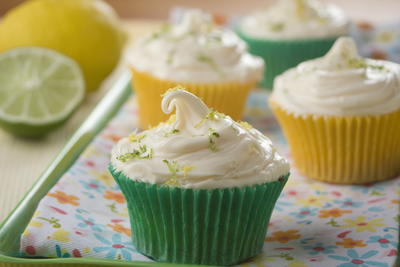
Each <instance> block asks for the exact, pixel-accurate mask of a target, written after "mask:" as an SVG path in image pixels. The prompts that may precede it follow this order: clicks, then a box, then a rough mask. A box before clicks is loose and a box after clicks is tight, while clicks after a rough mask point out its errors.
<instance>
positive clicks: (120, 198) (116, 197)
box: [104, 191, 125, 204]
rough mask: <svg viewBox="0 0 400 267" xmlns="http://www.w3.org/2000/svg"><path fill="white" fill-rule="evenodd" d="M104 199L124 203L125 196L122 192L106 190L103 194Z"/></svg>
mask: <svg viewBox="0 0 400 267" xmlns="http://www.w3.org/2000/svg"><path fill="white" fill-rule="evenodd" d="M104 198H105V199H109V200H113V201H115V202H117V203H120V204H121V203H125V197H124V195H123V194H122V193H115V192H112V191H106V193H105V194H104Z"/></svg>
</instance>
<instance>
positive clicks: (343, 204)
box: [333, 198, 363, 209]
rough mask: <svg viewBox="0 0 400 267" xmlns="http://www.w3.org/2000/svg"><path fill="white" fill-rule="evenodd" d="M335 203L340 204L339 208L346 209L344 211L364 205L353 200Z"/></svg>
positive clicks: (338, 200)
mask: <svg viewBox="0 0 400 267" xmlns="http://www.w3.org/2000/svg"><path fill="white" fill-rule="evenodd" d="M333 202H334V203H336V204H339V205H340V206H339V208H344V209H351V208H359V207H361V206H362V205H363V203H362V202H360V201H354V200H352V199H351V198H345V199H335V200H334V201H333Z"/></svg>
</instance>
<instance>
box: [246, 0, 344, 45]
mask: <svg viewBox="0 0 400 267" xmlns="http://www.w3.org/2000/svg"><path fill="white" fill-rule="evenodd" d="M348 24H349V21H348V19H347V18H346V16H345V15H344V13H343V12H342V11H341V10H340V9H339V8H337V7H336V6H334V5H331V4H326V3H322V2H319V1H316V0H279V1H278V2H277V3H276V4H275V5H273V6H271V7H269V8H268V9H265V10H261V11H257V12H255V13H253V14H250V15H248V16H246V17H244V18H243V20H242V22H241V25H240V28H241V30H242V31H243V32H244V33H245V34H247V35H249V36H251V37H255V38H261V39H273V40H298V39H320V38H329V37H338V36H341V35H346V34H347V33H348Z"/></svg>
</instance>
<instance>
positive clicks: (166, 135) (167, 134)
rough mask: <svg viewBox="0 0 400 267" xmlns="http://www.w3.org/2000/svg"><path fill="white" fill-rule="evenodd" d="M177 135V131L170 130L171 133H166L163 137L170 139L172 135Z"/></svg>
mask: <svg viewBox="0 0 400 267" xmlns="http://www.w3.org/2000/svg"><path fill="white" fill-rule="evenodd" d="M178 133H179V129H172V131H170V132H167V133H165V134H164V137H171V136H172V135H174V134H178Z"/></svg>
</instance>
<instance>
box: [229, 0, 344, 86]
mask: <svg viewBox="0 0 400 267" xmlns="http://www.w3.org/2000/svg"><path fill="white" fill-rule="evenodd" d="M348 24H349V22H348V19H347V18H346V16H345V15H344V14H343V12H342V11H341V10H340V9H338V8H337V7H336V6H334V5H331V4H327V3H322V2H319V1H316V0H278V2H277V3H276V4H275V5H273V6H271V7H270V8H268V9H264V10H260V11H257V12H255V13H253V14H250V15H248V16H245V17H244V18H243V19H242V20H241V21H240V23H239V25H238V27H237V32H238V34H239V36H240V37H241V38H242V39H243V40H245V41H246V42H247V44H248V45H249V49H250V52H251V53H252V54H254V55H258V56H260V57H262V58H263V59H264V60H265V66H266V67H265V72H264V80H263V81H262V86H263V87H265V88H272V84H273V80H274V78H275V76H276V75H279V74H281V73H282V72H283V71H285V70H287V69H289V68H291V67H294V66H296V65H297V64H299V63H301V62H303V61H305V60H308V59H312V58H316V57H321V56H323V55H324V54H325V53H326V52H328V50H329V49H330V48H331V46H332V44H333V43H334V41H335V40H336V39H337V38H338V37H339V36H342V35H346V34H347V33H348Z"/></svg>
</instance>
